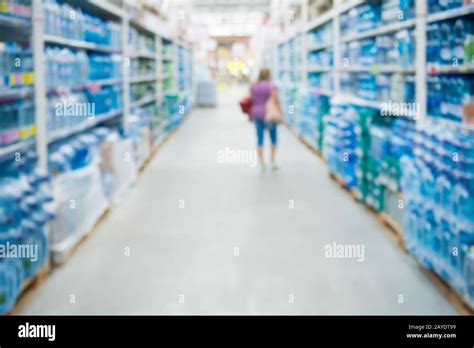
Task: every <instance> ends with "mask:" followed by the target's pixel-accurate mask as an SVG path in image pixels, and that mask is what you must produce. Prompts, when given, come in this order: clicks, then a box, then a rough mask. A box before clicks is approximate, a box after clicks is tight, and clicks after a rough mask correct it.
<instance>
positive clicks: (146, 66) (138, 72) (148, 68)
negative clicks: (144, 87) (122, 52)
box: [130, 58, 156, 77]
mask: <svg viewBox="0 0 474 348" xmlns="http://www.w3.org/2000/svg"><path fill="white" fill-rule="evenodd" d="M155 64H156V63H155V61H154V60H151V59H143V58H134V59H132V60H131V62H130V76H132V77H139V76H150V75H154V74H155V72H156V70H155V69H156V68H155Z"/></svg>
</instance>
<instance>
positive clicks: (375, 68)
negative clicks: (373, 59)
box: [342, 65, 415, 75]
mask: <svg viewBox="0 0 474 348" xmlns="http://www.w3.org/2000/svg"><path fill="white" fill-rule="evenodd" d="M342 71H343V72H367V73H372V74H374V75H377V74H380V73H400V74H414V73H415V67H413V66H411V67H402V66H396V65H372V66H356V65H352V66H347V67H343V68H342Z"/></svg>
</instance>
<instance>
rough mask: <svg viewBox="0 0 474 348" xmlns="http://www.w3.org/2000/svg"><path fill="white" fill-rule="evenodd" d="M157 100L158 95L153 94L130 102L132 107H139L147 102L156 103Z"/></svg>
mask: <svg viewBox="0 0 474 348" xmlns="http://www.w3.org/2000/svg"><path fill="white" fill-rule="evenodd" d="M154 102H156V96H154V95H152V96H145V97H143V98H141V99H139V100H137V101H132V103H131V104H130V107H131V108H136V107H139V106H143V105H146V104H150V103H154Z"/></svg>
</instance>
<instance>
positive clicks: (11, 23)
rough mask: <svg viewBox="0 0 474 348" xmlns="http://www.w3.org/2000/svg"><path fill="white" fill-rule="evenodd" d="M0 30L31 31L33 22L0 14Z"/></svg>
mask: <svg viewBox="0 0 474 348" xmlns="http://www.w3.org/2000/svg"><path fill="white" fill-rule="evenodd" d="M0 29H2V30H11V29H21V30H29V29H31V22H30V20H29V19H27V18H22V17H16V16H9V15H6V14H3V13H0Z"/></svg>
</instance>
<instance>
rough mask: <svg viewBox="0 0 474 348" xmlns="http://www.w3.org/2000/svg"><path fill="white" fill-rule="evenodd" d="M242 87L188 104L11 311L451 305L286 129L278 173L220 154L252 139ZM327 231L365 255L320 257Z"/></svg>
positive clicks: (430, 308) (429, 309)
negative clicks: (144, 163)
mask: <svg viewBox="0 0 474 348" xmlns="http://www.w3.org/2000/svg"><path fill="white" fill-rule="evenodd" d="M243 94H244V92H242V91H240V92H239V91H237V90H234V91H232V92H228V93H225V94H224V95H223V96H221V98H220V104H219V105H220V106H219V107H218V108H217V109H196V110H195V111H194V112H193V113H192V115H191V116H190V119H189V120H188V121H187V122H186V123H185V124H184V125H183V126H182V128H181V129H180V130H179V131H178V132H177V133H176V134H175V135H174V136H173V137H172V138H171V139H170V141H169V142H167V143H166V144H165V145H164V146H163V147H162V148H161V149H160V150H159V152H158V154H157V156H156V157H155V159H154V160H153V161H152V162H151V163H150V165H149V166H148V168H147V169H146V170H145V172H144V173H143V175H142V176H140V178H139V179H138V182H137V184H136V185H135V186H134V187H133V188H132V189H131V190H130V191H129V192H128V193H127V195H126V197H125V199H124V200H123V202H122V203H121V204H120V205H118V206H116V207H114V209H113V210H112V212H111V214H110V216H109V218H108V219H107V220H106V221H105V222H104V223H103V224H102V225H101V226H100V228H99V230H98V231H96V233H95V234H94V235H93V237H92V238H91V239H90V240H88V241H87V242H86V243H85V244H84V245H83V246H82V247H81V248H80V249H79V250H78V252H77V253H76V254H75V255H74V256H73V257H72V258H71V259H70V260H69V262H68V263H67V264H66V265H64V266H63V267H61V268H59V269H57V270H55V271H54V272H53V274H52V275H51V276H50V277H49V278H48V279H47V280H46V282H45V283H44V284H43V285H42V286H41V287H40V288H39V289H38V291H36V292H35V293H34V294H33V296H31V297H30V300H29V301H28V302H26V303H25V304H24V305H23V307H22V308H20V313H21V314H278V313H279V314H456V312H455V310H454V309H453V308H452V306H451V305H450V304H449V303H448V302H447V300H446V299H445V298H444V297H443V296H442V295H441V294H440V293H439V291H438V290H437V288H435V286H434V285H433V284H432V282H431V281H430V280H429V279H428V278H427V277H426V276H425V274H424V273H423V272H422V271H421V270H420V269H419V268H418V267H417V265H416V263H415V262H414V260H413V259H412V258H411V257H409V256H408V255H405V254H404V253H403V252H402V251H401V250H400V249H399V248H398V247H397V246H396V245H395V243H394V241H393V240H391V239H390V238H389V236H388V234H387V231H384V230H383V229H384V227H382V226H381V225H380V224H379V222H378V221H377V220H376V219H375V218H374V217H373V216H372V215H370V214H369V213H368V212H367V211H366V210H365V209H364V208H363V207H362V206H361V205H357V204H355V203H354V202H353V201H352V199H351V198H350V197H349V196H348V195H347V193H345V192H344V191H343V190H341V189H340V188H339V187H338V186H337V185H336V184H335V183H333V182H332V181H331V180H330V179H329V178H328V176H327V170H326V167H325V165H324V164H323V163H321V162H320V160H318V159H317V158H316V157H315V156H314V155H313V154H311V153H310V152H309V151H308V150H307V149H306V148H305V147H304V146H303V145H302V144H300V143H299V142H298V141H297V140H296V139H295V138H294V137H293V136H292V135H291V134H290V133H289V132H288V131H287V130H286V129H284V128H283V127H280V130H279V132H280V133H279V136H280V142H281V146H280V152H279V163H280V165H281V169H280V171H278V172H265V173H261V172H260V171H259V169H258V168H255V167H251V166H250V165H249V164H248V163H247V164H243V163H240V164H230V163H222V162H221V161H220V160H219V151H225V150H226V148H228V149H229V150H251V149H252V148H253V147H254V143H255V139H254V129H253V125H251V124H249V123H248V122H247V121H246V120H245V117H244V116H243V115H242V114H240V111H239V109H238V106H237V105H238V104H237V101H238V99H239V98H240V97H241V96H242V95H243ZM267 140H268V139H267ZM183 204H184V206H183ZM333 242H336V243H350V244H361V245H364V248H365V259H364V261H362V262H358V261H356V260H355V259H350V258H345V259H334V258H326V257H325V245H327V244H332V243H333ZM125 248H129V250H130V255H129V256H127V255H125V252H124V250H125ZM237 248H238V249H237ZM72 296H73V297H74V299H75V302H74V303H71V301H70V299H71V297H72ZM402 297H403V301H402V303H399V300H400V299H402Z"/></svg>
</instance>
